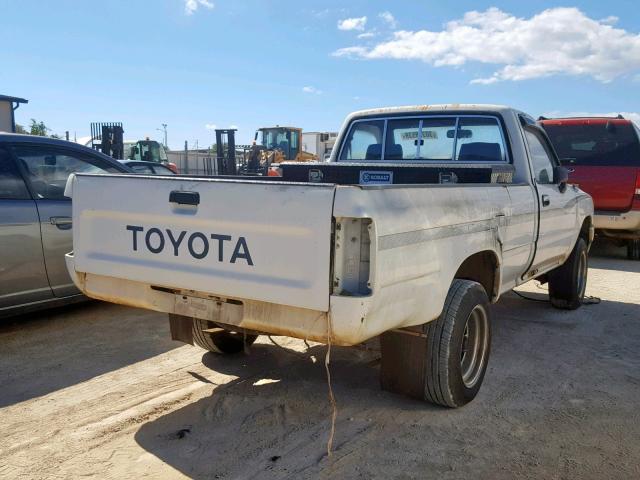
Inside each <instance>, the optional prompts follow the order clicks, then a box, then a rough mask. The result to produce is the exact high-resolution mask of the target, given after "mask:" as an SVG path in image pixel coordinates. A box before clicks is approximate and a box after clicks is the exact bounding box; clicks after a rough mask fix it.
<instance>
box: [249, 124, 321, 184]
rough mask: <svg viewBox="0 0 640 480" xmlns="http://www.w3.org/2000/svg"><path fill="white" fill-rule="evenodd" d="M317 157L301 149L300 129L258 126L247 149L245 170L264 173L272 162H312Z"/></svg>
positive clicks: (251, 172)
mask: <svg viewBox="0 0 640 480" xmlns="http://www.w3.org/2000/svg"><path fill="white" fill-rule="evenodd" d="M316 160H318V157H317V156H316V155H314V154H312V153H309V152H305V151H303V150H302V129H301V128H296V127H281V126H279V125H276V126H275V127H264V128H259V129H258V131H256V135H255V137H254V139H253V145H252V146H251V149H250V151H249V157H248V161H247V165H246V172H247V173H250V174H256V173H258V174H259V173H263V174H265V173H266V172H267V171H268V169H269V167H270V166H271V165H273V164H279V163H282V162H314V161H316Z"/></svg>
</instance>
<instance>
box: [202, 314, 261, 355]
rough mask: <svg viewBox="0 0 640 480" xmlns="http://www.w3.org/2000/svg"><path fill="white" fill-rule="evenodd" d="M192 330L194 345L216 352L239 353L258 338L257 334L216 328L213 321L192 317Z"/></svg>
mask: <svg viewBox="0 0 640 480" xmlns="http://www.w3.org/2000/svg"><path fill="white" fill-rule="evenodd" d="M192 332H193V343H194V345H197V346H199V347H200V348H204V349H205V350H209V351H210V352H213V353H218V354H233V353H240V352H242V351H244V350H245V349H246V348H247V347H250V346H251V345H252V344H253V342H255V341H256V338H258V336H257V335H248V334H246V333H242V332H231V331H228V330H225V329H223V328H218V327H217V326H216V325H215V324H214V323H213V322H209V321H208V320H201V319H199V318H194V319H193V330H192Z"/></svg>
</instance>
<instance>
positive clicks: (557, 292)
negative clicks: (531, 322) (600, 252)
mask: <svg viewBox="0 0 640 480" xmlns="http://www.w3.org/2000/svg"><path fill="white" fill-rule="evenodd" d="M587 255H588V254H587V244H586V242H585V241H584V239H583V238H578V241H577V242H576V245H575V246H574V247H573V250H572V252H571V254H570V255H569V258H568V259H567V261H566V262H565V263H564V264H562V265H561V266H559V267H558V268H556V269H555V270H552V271H551V272H549V274H548V277H547V278H548V279H549V299H550V300H551V305H553V306H554V307H556V308H561V309H564V310H575V309H576V308H578V307H579V306H580V305H582V301H583V299H584V293H585V290H586V289H587V275H588V273H589V259H588V256H587Z"/></svg>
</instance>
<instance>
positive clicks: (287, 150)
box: [261, 128, 300, 159]
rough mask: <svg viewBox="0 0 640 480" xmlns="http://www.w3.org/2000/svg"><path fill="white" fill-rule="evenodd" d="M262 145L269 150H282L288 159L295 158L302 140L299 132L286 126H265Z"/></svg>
mask: <svg viewBox="0 0 640 480" xmlns="http://www.w3.org/2000/svg"><path fill="white" fill-rule="evenodd" d="M261 132H262V142H261V145H262V146H263V147H265V148H267V149H269V150H275V149H278V150H281V151H282V152H283V153H284V156H285V158H286V159H293V158H294V157H295V156H296V152H297V150H298V143H299V142H300V139H299V138H298V137H299V132H298V131H296V130H288V129H286V128H264V129H262V130H261Z"/></svg>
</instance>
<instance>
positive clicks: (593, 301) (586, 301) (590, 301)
mask: <svg viewBox="0 0 640 480" xmlns="http://www.w3.org/2000/svg"><path fill="white" fill-rule="evenodd" d="M512 292H513V293H515V294H516V295H517V296H519V297H520V298H524V299H525V300H529V301H531V302H544V303H547V302H548V301H549V300H547V299H544V298H532V297H527V296H526V295H522V294H521V293H520V292H516V291H515V290H512ZM600 302H602V299H601V298H600V297H592V296H591V295H588V296H585V297H584V298H583V299H582V305H597V304H598V303H600Z"/></svg>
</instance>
